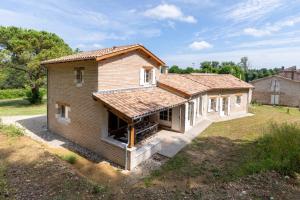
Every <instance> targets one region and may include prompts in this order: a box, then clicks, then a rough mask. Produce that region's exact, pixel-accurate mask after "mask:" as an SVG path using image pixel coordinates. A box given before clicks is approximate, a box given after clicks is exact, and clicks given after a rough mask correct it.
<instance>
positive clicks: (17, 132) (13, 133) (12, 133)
mask: <svg viewBox="0 0 300 200" xmlns="http://www.w3.org/2000/svg"><path fill="white" fill-rule="evenodd" d="M0 132H1V133H3V134H5V135H7V136H9V137H19V136H22V135H24V130H23V129H21V128H18V127H16V126H14V125H6V124H3V123H2V122H0Z"/></svg>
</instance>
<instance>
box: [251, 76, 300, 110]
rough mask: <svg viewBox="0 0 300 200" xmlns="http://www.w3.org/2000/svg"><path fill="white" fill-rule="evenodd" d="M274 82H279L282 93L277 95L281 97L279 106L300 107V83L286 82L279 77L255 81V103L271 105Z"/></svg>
mask: <svg viewBox="0 0 300 200" xmlns="http://www.w3.org/2000/svg"><path fill="white" fill-rule="evenodd" d="M272 80H278V81H279V85H280V91H279V92H277V93H276V94H278V95H279V104H280V105H285V106H295V107H298V106H299V105H300V82H295V81H291V80H286V79H284V78H279V77H270V78H264V79H261V80H257V81H253V82H252V84H253V85H254V87H255V88H254V90H253V101H256V102H259V103H262V104H271V95H272V94H273V92H272V91H271V84H272Z"/></svg>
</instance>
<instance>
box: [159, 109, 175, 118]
mask: <svg viewBox="0 0 300 200" xmlns="http://www.w3.org/2000/svg"><path fill="white" fill-rule="evenodd" d="M159 119H160V120H164V121H172V109H168V110H164V111H161V112H160V113H159Z"/></svg>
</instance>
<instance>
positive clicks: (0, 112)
mask: <svg viewBox="0 0 300 200" xmlns="http://www.w3.org/2000/svg"><path fill="white" fill-rule="evenodd" d="M39 114H46V102H43V103H42V104H39V105H31V104H30V103H29V102H28V101H27V100H23V99H11V100H8V99H7V100H0V116H14V115H39Z"/></svg>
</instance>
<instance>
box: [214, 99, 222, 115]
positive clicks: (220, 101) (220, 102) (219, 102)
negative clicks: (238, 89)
mask: <svg viewBox="0 0 300 200" xmlns="http://www.w3.org/2000/svg"><path fill="white" fill-rule="evenodd" d="M221 106H223V99H222V98H217V106H216V111H217V112H218V111H219V109H220V110H221Z"/></svg>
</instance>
